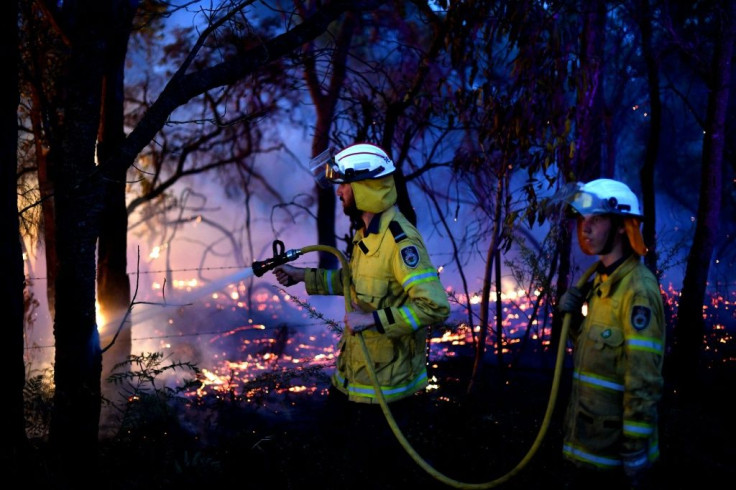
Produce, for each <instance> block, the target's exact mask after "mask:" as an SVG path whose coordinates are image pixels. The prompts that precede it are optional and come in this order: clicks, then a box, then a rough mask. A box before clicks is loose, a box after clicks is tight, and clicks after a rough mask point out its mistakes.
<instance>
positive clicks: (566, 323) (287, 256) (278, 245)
mask: <svg viewBox="0 0 736 490" xmlns="http://www.w3.org/2000/svg"><path fill="white" fill-rule="evenodd" d="M315 251H322V252H330V253H332V254H334V255H335V256H336V257H337V258H338V260H339V261H340V264H341V266H342V279H343V295H344V297H345V311H346V312H350V311H352V304H351V302H350V266H349V264H348V261H347V259H346V258H345V256H344V255H343V254H342V252H340V251H339V250H337V249H336V248H334V247H330V246H327V245H310V246H307V247H304V248H301V249H298V250H294V249H292V250H288V251H284V244H283V243H282V242H281V241H279V240H275V241H274V242H273V252H274V256H273V257H272V258H270V259H266V260H264V261H261V262H253V272H254V274H255V275H256V276H259V277H260V276H261V275H263V274H264V273H265V272H266V271H269V270H272V269H273V268H274V267H276V266H278V265H282V264H285V263H286V262H290V261H292V260H295V259H296V258H297V257H299V256H300V255H302V254H304V253H307V252H315ZM596 266H597V263H594V264H593V265H591V266H590V267H589V268H588V269H587V270H586V271H585V272H584V273H583V275H582V276H581V277H580V279H579V280H578V282H577V284H576V286H577V287H578V288H582V287H583V286H584V285H585V283H586V282H587V281H588V279H589V278H590V276H591V275H592V274H593V273H594V272H595V269H596ZM571 319H572V314H571V313H569V312H568V313H565V317H564V319H563V322H562V331H561V332H560V339H559V344H558V346H557V359H556V361H555V371H554V375H553V378H552V388H551V390H550V397H549V400H548V402H547V409H546V411H545V414H544V419H543V420H542V425H541V427H540V429H539V432H538V433H537V437H536V439H535V440H534V442H533V443H532V445H531V447H530V449H529V451H528V452H527V453H526V455H525V456H524V457H523V458H522V459H521V461H519V463H518V464H517V465H516V466H515V467H514V468H512V469H511V470H510V471H509V472H508V473H506V474H505V475H502V476H500V477H499V478H496V479H495V480H491V481H488V482H484V483H466V482H462V481H458V480H455V479H453V478H450V477H448V476H446V475H444V474H443V473H441V472H439V471H438V470H436V469H435V468H433V467H432V466H431V465H430V464H429V463H427V461H425V460H424V459H423V458H422V457H421V456H420V455H419V454H418V453H417V452H416V450H415V449H414V448H413V447H412V446H411V444H410V443H409V441H407V439H406V437H405V436H404V434H403V433H402V432H401V429H400V428H399V426H398V424H397V423H396V420H395V419H394V417H393V415H392V414H391V410H390V409H389V406H388V402H387V401H386V398H385V397H384V396H383V391H382V390H381V385H380V382H379V381H378V376H377V375H376V371H375V369H374V368H373V362H372V361H371V358H370V353H369V352H368V347H367V346H366V344H365V339H364V338H363V333H362V332H357V333H356V335H358V338H359V343H360V347H361V349H362V351H363V356H364V357H365V359H366V366H367V367H368V374H369V375H370V378H371V382H372V383H373V387H374V388H375V390H376V394H377V398H378V402H379V404H380V406H381V410H383V414H384V416H385V417H386V421H387V422H388V424H389V426H390V427H391V431H392V432H393V433H394V436H396V439H397V440H398V441H399V443H400V444H401V446H402V447H403V448H404V449H405V450H406V452H407V454H409V456H411V458H412V459H413V460H414V462H416V463H417V464H418V465H419V466H420V467H421V468H422V469H423V470H424V471H426V472H427V473H428V474H430V475H432V476H433V477H434V478H435V479H437V480H439V481H441V482H442V483H445V484H446V485H449V486H451V487H454V488H463V489H485V488H493V487H496V486H498V485H501V484H503V483H506V482H507V481H509V480H510V479H511V478H513V477H514V476H516V475H517V474H518V473H519V472H520V471H521V470H522V469H523V468H524V467H525V466H526V465H527V464H528V463H529V461H531V459H532V457H534V455H535V454H536V452H537V450H538V449H539V447H540V446H541V444H542V440H544V437H545V435H546V434H547V429H548V428H549V423H550V420H551V419H552V413H553V412H554V407H555V403H556V402H557V393H558V391H559V387H560V377H561V375H562V364H563V361H564V358H565V345H566V339H567V335H568V332H569V330H570V321H571Z"/></svg>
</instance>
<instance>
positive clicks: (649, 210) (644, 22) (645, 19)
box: [638, 0, 662, 274]
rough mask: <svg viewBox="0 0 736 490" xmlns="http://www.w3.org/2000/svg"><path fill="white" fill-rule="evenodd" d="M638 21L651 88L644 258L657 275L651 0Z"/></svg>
mask: <svg viewBox="0 0 736 490" xmlns="http://www.w3.org/2000/svg"><path fill="white" fill-rule="evenodd" d="M638 16H639V17H638V21H639V28H640V30H641V44H642V50H643V52H644V61H645V63H646V67H647V84H648V88H649V106H650V111H649V116H650V117H649V125H648V134H647V147H646V153H645V155H644V163H643V165H642V167H641V170H640V172H639V178H640V181H641V193H642V201H643V202H642V205H643V210H642V212H643V213H644V218H645V219H644V226H643V234H644V243H645V244H646V245H647V247H648V248H649V252H647V255H646V256H645V257H644V263H645V264H646V265H647V267H649V269H650V270H651V271H652V272H653V273H655V274H657V242H656V240H655V237H656V234H657V230H656V228H655V225H656V223H657V210H656V208H655V206H654V203H655V201H654V195H655V192H654V168H655V166H656V163H657V156H658V155H659V138H660V134H661V128H662V102H661V100H660V95H659V63H657V57H656V56H655V54H654V52H653V50H652V24H651V22H652V19H651V12H650V9H649V0H641V1H640V2H639V8H638Z"/></svg>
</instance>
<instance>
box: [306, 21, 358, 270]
mask: <svg viewBox="0 0 736 490" xmlns="http://www.w3.org/2000/svg"><path fill="white" fill-rule="evenodd" d="M355 23H356V16H355V14H354V13H349V14H347V15H346V16H345V20H343V22H342V24H341V25H340V32H339V33H338V36H337V42H336V43H335V49H334V51H333V54H332V60H331V61H332V63H331V64H332V67H333V72H332V76H331V77H330V82H329V86H327V87H325V89H324V90H323V88H322V84H321V83H320V80H321V77H320V76H319V74H318V73H317V72H316V67H315V66H314V64H313V63H311V59H310V60H309V61H308V62H307V63H306V64H305V69H304V78H305V79H306V80H307V84H308V86H309V92H310V94H311V95H312V101H313V102H314V107H315V110H316V112H317V123H316V125H315V129H314V137H313V139H312V156H316V155H319V154H320V153H322V152H323V151H325V150H327V149H328V148H329V147H330V130H331V129H332V120H333V118H334V116H335V108H336V107H337V101H338V99H339V97H338V96H339V95H340V92H341V91H342V86H343V83H344V82H345V62H346V59H347V56H348V53H349V52H350V45H351V44H352V39H353V33H354V32H355ZM308 48H309V49H310V50H311V48H312V45H311V44H310V45H309V47H308ZM315 189H316V192H317V242H318V243H319V244H320V245H326V246H328V247H335V246H336V245H337V238H336V235H335V205H336V204H337V199H336V195H335V189H333V188H329V189H322V188H320V187H319V186H316V185H315ZM350 238H352V237H348V246H349V245H350V244H351V242H350ZM347 252H348V253H349V250H348V251H347ZM337 266H338V259H337V257H336V256H335V255H334V254H331V253H329V252H322V251H320V252H319V267H323V268H325V269H334V268H337Z"/></svg>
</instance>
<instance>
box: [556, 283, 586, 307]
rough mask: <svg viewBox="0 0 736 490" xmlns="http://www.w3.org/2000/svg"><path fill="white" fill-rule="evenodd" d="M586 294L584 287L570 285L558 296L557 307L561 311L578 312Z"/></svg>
mask: <svg viewBox="0 0 736 490" xmlns="http://www.w3.org/2000/svg"><path fill="white" fill-rule="evenodd" d="M586 295H587V292H586V291H585V290H584V289H580V288H578V287H575V286H571V287H570V289H568V290H567V291H565V293H564V294H563V295H562V296H560V303H559V304H558V305H557V309H558V310H560V311H561V312H563V313H580V310H581V309H582V307H583V303H584V302H585V296H586Z"/></svg>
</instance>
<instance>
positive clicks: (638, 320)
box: [631, 305, 652, 330]
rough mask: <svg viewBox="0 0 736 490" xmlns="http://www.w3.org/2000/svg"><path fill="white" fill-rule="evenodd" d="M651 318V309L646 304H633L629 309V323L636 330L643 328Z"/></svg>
mask: <svg viewBox="0 0 736 490" xmlns="http://www.w3.org/2000/svg"><path fill="white" fill-rule="evenodd" d="M651 319H652V310H650V309H649V308H648V307H646V306H640V305H637V306H634V308H633V309H632V310H631V324H632V325H633V326H634V328H635V329H637V330H644V329H645V328H647V327H648V326H649V322H650V321H651Z"/></svg>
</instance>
